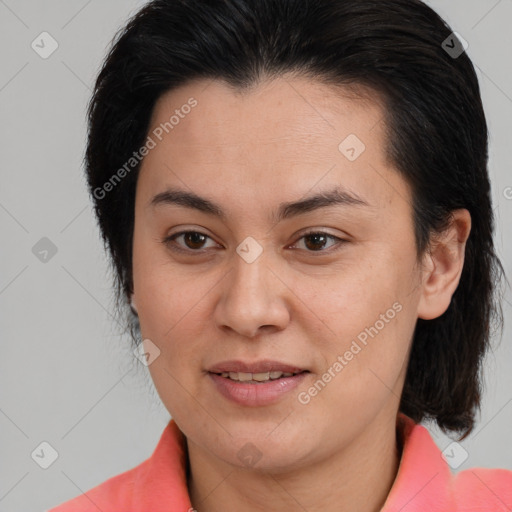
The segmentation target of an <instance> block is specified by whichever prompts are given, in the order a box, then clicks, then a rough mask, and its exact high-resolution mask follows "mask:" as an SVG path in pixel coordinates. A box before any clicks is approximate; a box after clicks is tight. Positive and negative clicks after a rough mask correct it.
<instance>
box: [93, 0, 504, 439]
mask: <svg viewBox="0 0 512 512" xmlns="http://www.w3.org/2000/svg"><path fill="white" fill-rule="evenodd" d="M447 41H448V43H447ZM457 50H459V51H457ZM462 50H463V48H462V47H461V44H460V43H459V42H458V40H457V39H455V38H454V36H453V35H452V30H451V29H450V28H449V26H448V25H447V24H446V23H445V22H444V21H443V20H442V19H441V18H440V17H439V16H438V15H437V14H436V13H435V12H434V11H433V10H432V9H431V8H430V7H428V6H427V5H425V4H424V3H422V2H421V1H419V0H208V1H206V0H153V1H151V2H149V3H148V4H146V5H145V6H144V7H143V8H142V9H141V10H140V11H139V12H138V13H137V14H136V15H134V16H133V17H132V18H131V19H130V20H129V22H128V23H127V25H126V26H125V27H123V28H122V29H121V30H120V31H119V32H118V34H117V35H116V37H115V38H114V40H113V44H112V47H111V48H110V51H109V54H108V56H107V58H106V59H105V62H104V63H103V67H102V69H101V71H100V73H99V76H98V78H97V81H96V84H95V89H94V94H93V97H92V98H91V102H90V104H89V111H88V120H89V134H88V145H87V150H86V158H85V163H86V173H87V179H88V185H89V189H90V193H91V196H92V199H93V201H94V207H95V212H96V215H97V218H98V221H99V226H100V229H101V234H102V237H103V240H104V242H105V245H106V248H107V249H108V251H109V253H110V256H111V261H112V268H113V270H114V276H115V280H116V292H117V299H118V306H119V310H120V311H121V310H122V311H126V310H127V309H128V300H129V296H130V293H131V291H132V237H133V226H134V199H135V188H136V183H137V175H138V170H139V167H140V164H137V165H134V166H133V169H132V170H130V171H129V172H125V173H122V176H123V177H122V179H116V181H112V180H113V178H116V176H115V175H116V173H117V178H119V173H118V170H119V169H121V168H123V166H125V164H126V162H127V161H128V160H129V159H130V158H131V157H132V155H133V153H134V151H137V150H138V149H139V148H140V147H141V146H142V145H143V144H144V142H145V140H146V137H147V131H148V124H149V120H150V116H151V114H152V110H153V107H154V105H155V102H156V100H157V99H158V98H159V97H160V96H161V95H162V94H163V93H164V92H166V91H169V90H171V89H173V88H175V87H177V86H180V85H183V84H185V83H187V82H188V81H190V80H192V79H200V78H207V79H220V80H223V81H225V82H226V83H228V84H230V85H232V86H233V87H234V88H235V89H238V90H241V91H242V90H247V89H249V88H251V87H254V86H256V85H257V84H258V83H259V82H260V81H261V80H262V79H264V78H269V77H275V76H279V75H282V74H283V73H285V72H293V73H297V74H299V75H301V76H306V77H309V78H311V80H317V81H319V82H323V83H327V84H332V85H341V86H344V85H345V86H346V85H349V86H354V85H355V86H357V85H359V86H365V87H369V88H370V89H371V90H374V91H375V92H376V93H378V94H379V95H380V96H382V97H383V98H384V101H385V106H386V118H385V124H386V127H387V133H388V154H389V157H390V159H391V160H392V162H393V163H394V165H395V167H396V169H397V172H399V173H401V175H402V176H403V177H404V178H405V179H406V180H407V182H408V183H409V184H410V186H411V188H412V195H413V210H414V225H415V237H416V243H417V250H418V255H419V256H420V255H421V254H423V253H424V251H425V250H428V249H429V241H430V240H431V235H432V234H435V233H439V232H440V231H442V230H443V228H444V227H445V226H446V225H447V221H448V220H449V218H450V212H452V211H453V210H455V209H459V208H466V209H468V210H469V212H470V214H471V218H472V230H471V234H470V237H469V240H468V242H467V246H466V254H465V264H464V268H463V272H462V276H461V280H460V283H459V286H458V288H457V290H456V292H455V294H454V295H453V298H452V301H451V304H450V306H449V308H448V310H447V311H446V312H445V313H444V314H443V315H442V316H440V317H439V318H436V319H434V320H429V321H425V320H421V319H418V322H417V325H416V330H415V334H414V340H413V345H412V351H411V357H410V361H409V366H408V373H407V378H406V382H405V387H404V390H403V395H402V401H401V405H400V410H401V411H402V412H404V413H405V414H407V415H408V416H410V417H412V418H413V419H414V420H416V421H421V420H423V419H432V420H435V421H436V422H437V423H438V425H439V426H440V427H441V428H442V429H443V430H445V431H447V430H452V431H456V432H459V433H462V434H465V435H467V434H468V433H469V432H470V431H471V429H472V428H473V426H474V421H475V413H476V412H477V410H478V408H479V405H480V399H481V369H482V368H481V365H482V359H483V356H484V354H485V352H486V350H487V348H488V346H489V342H490V338H491V335H492V334H493V332H492V327H493V325H494V324H495V323H496V325H499V326H500V327H501V326H502V323H503V317H502V310H501V302H500V301H499V300H498V294H497V290H498V286H497V285H498V284H499V281H500V278H501V277H502V276H503V268H502V265H501V262H500V261H499V259H498V258H497V256H496V254H495V250H494V246H493V229H494V225H493V223H494V221H493V211H492V205H491V197H490V184H489V178H488V172H487V159H488V149H487V144H488V142H487V139H488V135H487V125H486V120H485V116H484V111H483V107H482V102H481V98H480V90H479V85H478V80H477V77H476V74H475V70H474V67H473V65H472V63H471V61H470V59H469V57H468V55H467V54H466V53H465V52H464V51H462ZM125 169H126V167H125ZM107 183H110V184H111V186H109V187H105V184H107ZM128 311H129V310H128ZM130 318H131V322H132V323H131V332H132V336H134V337H135V334H136V332H137V325H138V322H137V320H136V316H135V315H132V316H131V317H130V316H128V320H130ZM134 326H135V330H134ZM134 333H135V334H134Z"/></svg>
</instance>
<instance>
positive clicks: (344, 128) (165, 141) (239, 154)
mask: <svg viewBox="0 0 512 512" xmlns="http://www.w3.org/2000/svg"><path fill="white" fill-rule="evenodd" d="M362 91H363V92H364V95H361V94H357V93H356V92H355V91H354V90H350V89H348V88H341V87H338V88H336V89H335V88H334V87H332V86H328V85H325V84H321V83H318V82H313V81H311V80H307V79H305V78H297V77H293V78H290V77H284V76H283V77H280V78H276V79H273V80H270V81H264V82H262V83H260V84H259V85H257V86H255V87H253V88H252V89H250V90H248V91H244V92H241V91H239V90H236V89H234V88H232V87H230V86H228V85H227V84H226V83H224V82H222V81H219V80H198V81H195V82H190V83H188V84H186V85H184V86H181V87H179V88H176V89H173V90H171V91H168V92H166V93H165V94H163V95H162V96H161V97H160V98H159V99H158V101H157V102H156V104H155V107H154V109H153V113H152V117H151V121H150V125H149V130H148V135H149V136H150V137H152V139H153V140H154V142H155V147H154V149H152V150H151V151H150V152H149V154H148V155H147V156H146V157H145V158H144V161H143V163H142V166H141V172H140V175H139V180H140V181H142V187H143V188H144V189H145V190H146V191H147V193H148V194H149V193H156V192H157V189H158V188H159V187H160V188H162V186H164V185H165V184H178V183H179V184H180V185H182V186H184V187H186V188H191V189H194V190H196V189H198V188H199V189H200V190H202V191H204V190H207V191H208V190H215V191H216V192H217V193H218V196H217V197H224V198H231V200H232V201H236V198H234V197H233V194H234V193H235V191H236V193H237V194H240V196H241V197H240V200H241V201H242V198H245V199H249V196H250V195H252V196H253V197H254V196H255V195H256V196H258V195H260V196H272V195H276V194H280V199H282V200H287V199H297V198H298V197H300V196H302V195H304V194H305V193H306V192H307V191H308V190H311V189H313V188H314V187H316V186H322V185H324V186H328V185H334V184H343V185H344V186H345V188H347V189H349V190H350V189H352V190H355V189H356V188H358V189H361V188H363V189H364V188H367V189H370V190H369V191H370V194H371V193H372V190H373V191H374V192H376V193H378V194H377V195H378V196H379V197H380V199H379V201H384V202H387V201H389V199H390V197H391V196H392V195H394V194H396V192H397V190H396V186H394V185H393V184H390V183H389V180H387V181H388V183H387V184H386V179H384V180H383V179H382V178H381V179H380V180H379V178H378V176H377V175H376V173H379V171H380V173H381V175H382V173H383V172H385V171H386V170H389V167H390V166H389V164H388V162H387V159H386V151H385V147H386V140H385V136H384V133H385V130H384V123H383V119H384V109H383V107H382V102H381V101H380V98H379V96H378V95H377V94H376V93H375V94H374V95H373V96H372V95H371V94H370V93H368V91H367V90H366V91H365V90H362ZM191 105H193V106H192V107H191ZM393 174H395V175H396V176H394V177H393V179H395V180H397V179H398V180H401V178H400V177H399V176H398V174H397V173H396V172H393ZM403 185H404V184H402V185H400V184H397V186H402V188H403ZM158 191H161V190H158ZM403 193H407V192H406V191H405V190H404V191H403ZM242 202H243V201H242ZM246 204H248V203H246ZM261 206H263V205H261Z"/></svg>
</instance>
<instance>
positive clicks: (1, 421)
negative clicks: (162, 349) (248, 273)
mask: <svg viewBox="0 0 512 512" xmlns="http://www.w3.org/2000/svg"><path fill="white" fill-rule="evenodd" d="M143 3H144V2H142V1H136V0H109V1H99V0H89V1H86V0H66V1H64V0H59V1H57V0H55V1H38V2H36V1H28V0H5V1H4V0H0V34H1V45H0V53H1V58H2V69H1V72H0V109H1V128H0V130H1V134H0V141H1V144H2V152H1V157H2V159H1V172H2V179H1V183H2V186H1V189H0V225H1V233H2V248H1V252H0V255H1V260H0V268H1V273H0V322H1V324H0V325H1V331H0V332H1V342H2V357H1V359H0V382H1V385H0V432H1V437H0V439H1V441H0V443H1V453H0V460H1V464H0V512H1V511H11V512H17V511H23V512H27V511H29V510H34V511H36V510H39V511H41V510H44V509H46V508H49V507H50V506H54V505H56V504H58V503H60V502H62V501H64V500H67V499H69V498H71V497H73V496H75V495H77V494H79V493H80V492H81V491H86V490H87V489H89V488H91V487H92V486H94V485H96V484H98V483H100V482H102V481H104V480H105V479H106V478H108V477H110V476H113V475H115V474H118V473H120V472H122V471H125V470H127V469H129V468H131V467H133V466H135V465H136V464H138V463H140V462H141V461H142V460H143V459H145V458H146V457H148V456H149V455H150V454H151V452H152V450H153V449H154V447H155V445H156V443H157V441H158V438H159V436H160V434H161V432H162V430H163V428H164V426H165V425H166V423H167V421H168V414H167V412H166V411H165V410H164V409H163V407H162V406H161V405H160V403H159V399H158V397H157V396H156V393H155V391H154V389H153V388H152V385H151V383H150V380H149V377H148V376H147V374H146V369H145V368H144V367H143V366H142V365H141V364H140V363H139V362H138V361H137V360H136V359H135V358H134V357H133V355H132V354H131V351H130V349H129V347H130V345H129V340H128V338H127V337H126V336H122V335H121V331H120V328H119V326H118V325H117V324H116V321H115V319H113V317H112V305H113V294H112V286H111V277H110V275H109V270H108V265H107V262H106V259H105V255H104V253H103V248H102V245H101V243H100V241H99V232H98V230H97V228H96V225H95V221H94V218H93V215H92V210H91V204H90V202H89V198H88V195H87V192H86V187H85V181H84V178H83V176H82V170H81V162H82V157H83V152H84V144H85V107H86V102H87V100H88V98H89V96H90V89H91V86H92V83H93V79H94V77H95V74H96V73H97V71H98V69H99V66H100V63H101V61H102V58H103V57H104V55H105V52H106V48H107V45H108V43H109V41H110V40H111V38H112V37H113V35H114V33H115V32H116V30H117V29H118V28H119V27H121V26H122V24H123V23H124V22H125V21H126V20H127V18H128V17H129V16H130V15H131V14H133V13H134V12H135V11H136V10H137V9H138V8H139V7H140V6H141V5H142V4H143ZM429 4H430V5H431V6H432V7H434V8H435V9H436V10H437V11H438V12H439V13H440V14H441V15H442V16H443V17H445V19H447V21H448V22H449V23H450V24H451V26H452V28H453V29H454V30H456V31H457V32H459V33H460V34H461V35H462V36H463V37H464V38H465V39H466V40H467V41H468V43H469V48H468V53H469V55H470V57H471V58H472V59H473V61H474V63H475V64H476V65H477V67H478V73H479V78H480V81H481V87H482V93H483V98H484V104H485V108H486V112H487V115H488V121H489V127H490V134H491V147H490V150H491V161H490V173H491V180H492V185H493V197H494V201H495V212H496V216H497V235H496V244H497V248H498V253H499V255H500V257H501V258H502V261H503V263H504V265H505V268H506V270H507V275H509V276H510V275H512V236H511V234H510V219H511V218H512V188H508V187H512V172H511V164H510V162H511V146H510V142H511V138H512V137H511V136H512V133H511V132H512V129H511V122H510V119H511V118H512V70H511V66H510V62H511V50H512V31H511V29H510V20H512V1H510V0H500V1H497V0H471V1H468V0H450V1H449V2H448V1H446V0H444V1H442V0H436V1H431V2H429ZM43 31H47V32H49V33H50V34H51V36H52V37H53V38H54V39H55V40H56V41H57V42H58V45H59V46H58V49H57V50H56V51H55V52H54V53H53V54H52V55H51V56H50V57H49V58H47V59H43V58H41V57H40V56H39V55H38V54H37V53H36V52H35V51H34V50H33V49H32V47H31V43H32V41H33V40H35V39H36V37H37V36H39V34H41V32H43ZM440 44H441V41H440ZM46 48H48V46H46ZM454 129H455V130H456V129H457V127H456V126H455V127H454ZM507 192H508V194H507ZM507 196H508V199H507ZM43 237H47V238H48V239H50V240H51V242H52V243H53V244H54V245H55V246H56V248H57V253H56V254H55V255H53V256H52V257H50V256H51V253H49V255H48V256H47V259H48V261H46V262H42V261H40V260H39V259H38V258H37V257H36V255H35V254H34V253H33V251H32V248H33V247H34V246H35V244H36V243H38V242H39V241H40V239H41V238H43ZM475 300H478V297H475ZM511 303H512V298H511V293H510V290H507V295H506V302H505V303H504V311H505V315H506V318H505V331H504V333H503V340H502V342H501V344H500V345H499V348H498V349H497V350H496V352H495V353H494V354H493V355H492V356H490V357H489V358H488V359H487V361H486V379H485V384H486V392H485V396H484V407H483V412H482V417H481V419H480V421H479V424H478V426H477V428H476V430H475V432H474V433H473V434H472V435H471V436H470V437H469V438H468V439H467V440H465V441H463V442H462V443H461V445H462V447H464V449H465V450H467V452H468V454H469V457H468V459H467V460H466V461H465V462H464V463H463V464H462V465H461V466H460V467H459V468H458V469H459V470H463V469H466V468H468V467H473V466H485V467H505V468H508V469H512V443H511V437H510V436H511V425H512V372H511V368H512V307H511ZM433 432H434V435H435V439H436V441H437V442H438V444H439V446H440V448H441V449H444V448H446V447H447V446H448V445H449V444H450V442H451V440H450V439H449V438H448V437H445V436H443V435H441V434H440V433H439V432H437V431H436V430H435V429H434V430H433ZM43 441H46V442H48V443H50V445H51V446H52V447H54V449H55V450H56V451H57V452H58V458H57V459H56V461H55V462H54V463H53V464H52V465H51V466H50V467H49V468H48V469H42V468H41V467H39V465H38V464H36V462H35V461H34V460H33V459H32V458H31V453H32V452H33V451H34V450H35V449H36V448H37V447H38V446H39V445H40V443H41V442H43ZM43 452H44V450H43ZM36 453H41V452H40V449H39V452H37V450H36ZM44 453H46V454H48V450H47V451H46V452H44ZM46 456H47V455H45V457H46ZM35 458H37V457H36V456H35Z"/></svg>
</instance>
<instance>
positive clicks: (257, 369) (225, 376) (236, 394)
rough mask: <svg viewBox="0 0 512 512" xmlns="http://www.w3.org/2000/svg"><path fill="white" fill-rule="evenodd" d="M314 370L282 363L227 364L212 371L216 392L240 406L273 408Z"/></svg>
mask: <svg viewBox="0 0 512 512" xmlns="http://www.w3.org/2000/svg"><path fill="white" fill-rule="evenodd" d="M309 373H310V371H309V370H307V369H305V368H301V367H298V366H293V365H290V364H287V363H283V362H280V361H270V360H263V361H257V362H253V363H245V362H243V361H225V362H223V363H219V364H217V365H215V366H213V367H211V368H209V369H208V375H209V377H210V379H211V382H212V383H213V385H214V387H215V389H217V391H218V392H220V393H221V394H222V395H223V396H224V397H225V398H227V399H229V400H230V401H232V402H235V403H236V404H238V405H243V406H249V407H256V406H264V405H270V404H273V403H276V402H278V401H279V400H281V399H283V398H284V397H285V396H287V395H289V394H290V392H291V391H292V390H293V389H296V388H297V386H299V385H300V384H301V382H303V381H304V379H305V378H306V376H307V374H309Z"/></svg>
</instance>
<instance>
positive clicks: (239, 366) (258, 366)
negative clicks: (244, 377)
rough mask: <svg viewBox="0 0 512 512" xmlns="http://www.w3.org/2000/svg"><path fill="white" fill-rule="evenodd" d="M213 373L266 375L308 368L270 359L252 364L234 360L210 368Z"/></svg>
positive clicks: (294, 371) (301, 370) (296, 371)
mask: <svg viewBox="0 0 512 512" xmlns="http://www.w3.org/2000/svg"><path fill="white" fill-rule="evenodd" d="M208 371H209V372H211V373H222V372H243V373H265V372H273V371H281V372H283V373H298V372H303V371H307V369H306V368H301V367H299V366H291V365H289V364H286V363H282V362H281V361H272V360H270V359H262V360H261V361H255V362H252V363H246V362H244V361H239V360H232V361H223V362H221V363H217V364H215V365H213V366H212V367H211V368H208Z"/></svg>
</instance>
